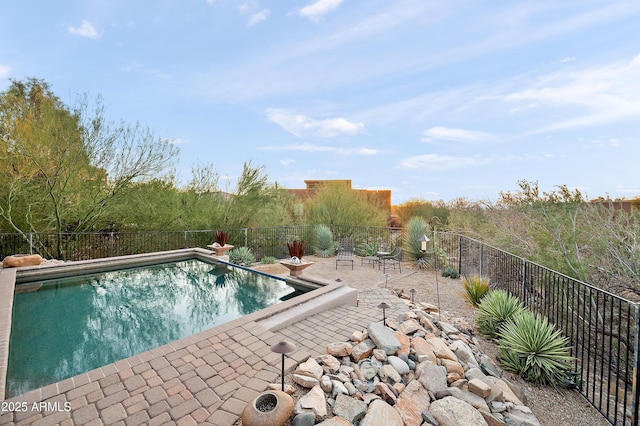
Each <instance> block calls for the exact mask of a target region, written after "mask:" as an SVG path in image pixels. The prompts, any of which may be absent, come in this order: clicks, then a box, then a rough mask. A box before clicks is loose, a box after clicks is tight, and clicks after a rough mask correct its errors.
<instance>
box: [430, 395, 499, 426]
mask: <svg viewBox="0 0 640 426" xmlns="http://www.w3.org/2000/svg"><path fill="white" fill-rule="evenodd" d="M429 412H431V415H432V416H433V417H434V418H435V419H436V420H437V421H438V423H439V425H440V426H469V425H474V426H488V425H487V422H486V421H485V420H484V417H482V414H480V412H479V411H478V410H476V409H475V408H473V407H472V406H471V405H470V404H467V403H466V402H464V401H462V400H459V399H458V398H456V397H453V396H447V397H444V398H442V399H439V400H437V401H433V402H432V403H431V405H430V406H429Z"/></svg>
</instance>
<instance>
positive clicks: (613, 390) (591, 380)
mask: <svg viewBox="0 0 640 426" xmlns="http://www.w3.org/2000/svg"><path fill="white" fill-rule="evenodd" d="M227 232H228V233H229V240H228V242H229V243H230V244H233V245H236V246H246V247H249V248H250V249H251V250H252V252H253V254H254V255H255V256H256V258H257V259H261V258H263V257H265V256H273V257H275V258H285V257H287V256H288V252H287V247H286V243H287V242H290V241H293V240H294V239H297V240H304V241H305V242H306V243H307V253H312V252H313V251H312V247H313V245H314V243H315V233H314V228H313V226H291V227H274V228H260V229H255V228H243V229H231V230H227ZM332 232H333V235H334V238H335V239H338V238H342V237H351V238H352V239H353V240H354V243H355V244H356V247H357V246H358V245H360V244H363V243H377V244H378V246H380V247H385V248H391V247H394V246H397V245H401V243H402V239H403V237H404V232H403V230H402V229H397V228H385V227H363V226H332ZM214 235H215V230H206V231H177V232H139V233H93V234H73V235H71V234H69V235H67V234H61V235H57V234H46V235H42V234H40V235H38V236H36V235H35V234H25V235H21V234H0V258H1V257H4V256H6V255H9V254H16V253H39V254H41V255H43V256H46V257H54V258H57V259H63V260H82V259H92V258H101V257H110V256H119V255H125V254H138V253H148V252H153V251H164V250H173V249H179V248H190V247H206V245H207V244H211V243H212V242H213V240H214ZM435 244H437V247H438V248H439V249H440V250H441V252H442V253H443V254H444V256H441V257H438V265H437V266H438V268H441V267H443V266H445V265H443V264H442V262H443V261H444V262H446V263H447V266H451V267H453V268H457V269H458V271H459V272H460V274H461V275H462V276H470V275H473V274H478V275H481V276H483V277H485V278H488V279H489V281H490V283H491V286H492V287H493V288H503V289H506V290H508V291H509V292H510V293H512V294H514V295H516V296H517V297H518V298H520V299H521V300H522V301H523V303H524V304H525V305H526V306H527V307H529V308H530V309H531V310H532V311H533V312H536V313H539V314H541V315H544V316H546V317H547V318H549V320H550V321H551V322H553V323H555V324H556V325H557V326H558V327H559V328H560V329H561V330H562V331H563V333H564V334H565V335H566V336H567V337H568V338H569V341H570V345H571V355H572V356H573V357H575V361H574V362H573V365H572V367H573V371H574V372H575V376H576V382H577V383H578V385H579V391H580V392H581V393H582V395H584V397H585V398H586V399H587V400H588V401H589V402H590V403H591V404H592V405H593V406H594V407H595V408H596V409H597V410H598V411H599V412H600V413H602V415H603V416H604V417H605V418H606V419H607V420H608V421H609V422H610V423H612V424H615V425H618V424H619V425H633V426H636V425H638V409H639V402H640V389H639V388H638V383H639V381H638V379H639V377H638V374H639V373H640V371H639V370H638V361H639V358H640V339H639V335H638V332H639V330H640V308H639V306H638V304H636V303H634V302H631V301H629V300H626V299H624V298H621V297H618V296H616V295H614V294H611V293H608V292H606V291H603V290H601V289H599V288H596V287H594V286H592V285H590V284H587V283H584V282H581V281H578V280H575V279H573V278H570V277H568V276H566V275H563V274H561V273H558V272H555V271H552V270H550V269H547V268H545V267H543V266H540V265H538V264H536V263H533V262H530V261H528V260H526V259H523V258H521V257H518V256H515V255H512V254H510V253H507V252H505V251H502V250H500V249H497V248H495V247H492V246H490V245H487V244H484V243H482V242H480V241H477V240H474V239H471V238H468V237H466V236H462V235H457V234H451V233H437V234H436V240H435Z"/></svg>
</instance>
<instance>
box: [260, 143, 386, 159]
mask: <svg viewBox="0 0 640 426" xmlns="http://www.w3.org/2000/svg"><path fill="white" fill-rule="evenodd" d="M257 149H259V150H262V151H302V152H329V153H335V154H339V155H354V154H355V155H363V156H368V155H376V154H378V153H379V152H380V151H378V150H377V149H372V148H342V147H335V146H326V145H312V144H310V143H308V142H304V143H299V144H293V145H270V146H261V147H258V148H257Z"/></svg>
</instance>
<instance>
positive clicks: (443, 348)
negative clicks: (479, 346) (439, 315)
mask: <svg viewBox="0 0 640 426" xmlns="http://www.w3.org/2000/svg"><path fill="white" fill-rule="evenodd" d="M427 343H428V344H429V345H430V346H431V349H432V350H433V353H434V354H435V355H436V358H445V359H450V360H452V361H456V362H457V361H458V357H457V356H456V354H454V353H453V352H452V351H451V349H449V346H448V345H447V344H446V343H445V342H444V340H442V339H439V338H437V337H432V338H431V339H427Z"/></svg>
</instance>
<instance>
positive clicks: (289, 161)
mask: <svg viewBox="0 0 640 426" xmlns="http://www.w3.org/2000/svg"><path fill="white" fill-rule="evenodd" d="M295 162H296V160H293V159H291V158H285V159H284V160H280V164H282V165H283V166H288V165H289V164H293V163H295Z"/></svg>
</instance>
